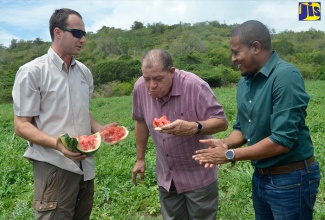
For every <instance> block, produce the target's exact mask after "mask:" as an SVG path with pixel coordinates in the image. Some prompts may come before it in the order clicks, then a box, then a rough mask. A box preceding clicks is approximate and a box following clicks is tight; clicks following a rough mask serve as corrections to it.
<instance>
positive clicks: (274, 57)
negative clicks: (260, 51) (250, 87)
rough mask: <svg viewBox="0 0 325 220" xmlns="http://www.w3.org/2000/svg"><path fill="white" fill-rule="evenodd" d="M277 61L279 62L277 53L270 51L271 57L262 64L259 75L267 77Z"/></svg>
mask: <svg viewBox="0 0 325 220" xmlns="http://www.w3.org/2000/svg"><path fill="white" fill-rule="evenodd" d="M278 60H279V55H278V54H277V52H275V51H272V56H271V57H270V58H269V60H268V61H267V62H266V63H265V64H264V66H263V67H262V69H261V70H260V73H262V74H263V75H264V76H266V77H269V75H270V74H271V72H272V70H273V69H274V67H275V65H276V63H277V61H278Z"/></svg>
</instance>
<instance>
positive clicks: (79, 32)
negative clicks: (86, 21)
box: [60, 28, 86, 39]
mask: <svg viewBox="0 0 325 220" xmlns="http://www.w3.org/2000/svg"><path fill="white" fill-rule="evenodd" d="M60 29H61V30H62V31H68V32H70V33H71V34H72V36H73V37H75V38H78V39H80V38H82V37H83V36H86V32H85V31H83V30H79V29H69V28H60Z"/></svg>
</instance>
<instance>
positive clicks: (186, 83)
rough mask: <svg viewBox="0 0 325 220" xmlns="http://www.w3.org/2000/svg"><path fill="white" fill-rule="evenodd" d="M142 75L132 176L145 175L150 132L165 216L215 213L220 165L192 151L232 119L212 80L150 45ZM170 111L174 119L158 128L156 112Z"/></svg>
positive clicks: (135, 98) (209, 216) (135, 110)
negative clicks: (208, 164) (212, 165)
mask: <svg viewBox="0 0 325 220" xmlns="http://www.w3.org/2000/svg"><path fill="white" fill-rule="evenodd" d="M142 73H143V75H142V77H140V78H139V79H138V81H137V82H136V83H135V86H134V91H133V106H132V107H133V109H132V118H133V120H135V121H136V122H135V135H136V146H137V161H136V164H135V166H134V168H133V171H132V180H133V182H134V184H135V185H137V181H136V177H137V174H138V173H140V177H141V180H143V179H144V173H145V170H146V164H145V152H146V147H147V142H148V138H149V134H150V135H151V137H152V139H153V141H154V144H155V146H156V150H157V154H156V176H157V182H158V185H159V193H160V204H161V210H162V216H163V219H165V220H166V219H205V220H209V219H211V220H212V219H214V220H215V219H216V216H217V209H218V185H217V167H215V168H213V169H205V168H204V166H201V165H200V164H199V163H198V162H196V161H195V160H194V159H193V158H192V155H193V153H194V152H195V151H196V150H198V149H202V148H206V145H203V144H201V143H200V142H199V140H201V139H208V138H211V137H212V136H211V135H212V134H214V133H217V132H221V131H225V130H226V129H227V128H228V121H227V118H226V116H225V114H224V110H223V108H222V106H221V105H220V104H219V102H218V100H217V99H216V97H215V95H214V93H213V91H212V90H211V88H210V87H209V85H208V83H206V82H205V81H204V80H202V79H201V78H199V77H198V76H196V75H195V74H193V73H189V72H186V71H183V70H178V69H176V68H175V67H174V66H173V61H172V58H171V56H170V54H169V53H168V52H167V51H163V50H157V49H154V50H150V51H148V52H147V53H146V54H145V55H144V57H143V60H142ZM163 115H165V116H167V118H168V119H169V121H171V123H170V124H168V125H165V126H163V127H162V129H163V130H162V131H156V130H154V127H153V120H154V118H160V117H161V116H163Z"/></svg>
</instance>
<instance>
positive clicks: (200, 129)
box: [196, 121, 203, 134]
mask: <svg viewBox="0 0 325 220" xmlns="http://www.w3.org/2000/svg"><path fill="white" fill-rule="evenodd" d="M196 123H197V132H196V133H197V134H198V133H200V132H201V131H202V129H203V126H202V124H201V123H200V122H198V121H197V122H196Z"/></svg>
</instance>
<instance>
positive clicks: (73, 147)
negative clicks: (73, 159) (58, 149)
mask: <svg viewBox="0 0 325 220" xmlns="http://www.w3.org/2000/svg"><path fill="white" fill-rule="evenodd" d="M93 135H96V136H97V138H98V144H97V146H96V147H95V149H92V150H89V151H84V150H82V149H80V148H79V141H78V139H77V138H75V137H71V136H70V135H69V134H68V133H66V134H63V135H61V137H60V139H61V142H62V144H63V145H64V146H65V147H66V148H67V149H68V150H69V151H72V152H76V153H82V154H85V155H87V156H92V155H94V154H95V153H96V152H97V151H98V149H99V147H100V144H101V136H100V133H99V132H97V133H95V134H93Z"/></svg>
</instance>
